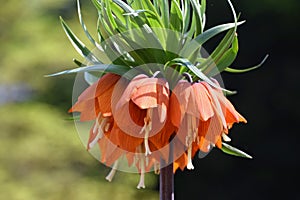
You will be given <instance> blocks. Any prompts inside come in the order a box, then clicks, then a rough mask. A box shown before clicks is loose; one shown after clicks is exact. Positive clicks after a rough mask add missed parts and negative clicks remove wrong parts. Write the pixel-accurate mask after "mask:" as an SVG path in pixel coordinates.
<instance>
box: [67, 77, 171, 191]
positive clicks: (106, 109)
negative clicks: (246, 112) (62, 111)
mask: <svg viewBox="0 0 300 200" xmlns="http://www.w3.org/2000/svg"><path fill="white" fill-rule="evenodd" d="M168 106H169V86H168V83H167V81H166V80H165V79H162V78H155V77H148V76H146V75H143V74H140V75H138V76H136V77H134V78H133V79H132V80H131V81H130V82H129V81H128V80H126V79H123V78H121V79H120V77H119V76H118V75H112V74H106V75H104V76H103V77H102V78H100V79H99V81H98V82H97V83H95V84H93V85H91V86H90V87H89V88H87V89H86V90H85V91H84V92H83V93H82V94H81V95H80V96H79V98H78V101H77V102H76V104H75V105H74V106H73V107H72V108H71V109H70V112H75V111H78V112H81V118H80V120H81V121H86V120H95V123H94V125H93V127H92V128H91V130H90V137H89V140H88V149H90V148H92V147H93V146H94V145H95V144H96V143H98V145H99V148H100V150H101V161H102V162H104V163H106V164H107V165H109V166H111V165H113V164H114V166H115V165H117V160H118V159H119V158H120V157H121V156H122V155H125V156H126V157H127V160H128V163H129V165H131V164H133V163H134V160H136V162H135V163H136V166H137V168H138V169H139V171H140V173H141V181H140V184H139V186H138V187H143V179H144V173H145V171H146V170H150V168H151V167H152V166H153V165H154V166H156V165H157V163H158V161H159V160H160V158H161V157H163V158H165V159H168V155H169V151H168V149H167V148H164V147H165V146H167V145H168V143H169V138H170V137H171V135H172V134H173V132H174V127H173V126H172V124H171V123H170V122H168V120H169V117H168V116H167V115H168V113H167V111H168ZM162 149H163V151H161V150H162ZM141 154H143V155H141ZM135 155H136V156H135ZM146 156H148V157H149V158H148V160H150V162H147V163H146V158H145V157H146ZM113 174H114V170H112V173H110V175H109V176H108V178H107V179H109V180H111V178H112V176H113Z"/></svg>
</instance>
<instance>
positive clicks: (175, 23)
mask: <svg viewBox="0 0 300 200" xmlns="http://www.w3.org/2000/svg"><path fill="white" fill-rule="evenodd" d="M182 27H183V16H182V12H181V10H180V6H179V4H178V2H177V1H176V0H171V10H170V28H171V29H172V30H174V31H177V32H179V33H181V32H182Z"/></svg>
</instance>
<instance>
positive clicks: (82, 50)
mask: <svg viewBox="0 0 300 200" xmlns="http://www.w3.org/2000/svg"><path fill="white" fill-rule="evenodd" d="M60 21H61V24H62V27H63V29H64V31H65V33H66V35H67V36H68V38H69V40H70V41H71V43H72V45H73V46H74V48H75V49H76V51H77V52H78V53H79V54H80V55H81V56H82V57H84V58H86V59H87V60H89V61H91V62H93V63H95V62H99V61H98V59H97V58H96V57H95V56H94V55H93V54H92V52H91V51H90V50H89V49H88V48H87V47H86V46H85V45H84V44H83V43H82V42H81V41H80V40H79V39H78V38H77V37H76V35H75V34H74V33H73V32H72V30H71V29H70V28H69V26H68V25H67V24H66V22H65V21H64V20H63V19H62V17H60Z"/></svg>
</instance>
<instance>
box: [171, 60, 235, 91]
mask: <svg viewBox="0 0 300 200" xmlns="http://www.w3.org/2000/svg"><path fill="white" fill-rule="evenodd" d="M172 65H180V66H185V67H187V68H188V69H189V70H190V71H191V72H193V74H195V75H196V76H197V77H198V78H199V79H201V80H203V81H205V82H207V83H208V84H209V85H211V86H213V87H215V88H218V89H220V90H223V91H226V92H228V93H232V91H229V90H226V89H224V88H221V87H220V86H218V85H216V84H215V83H214V82H213V81H211V80H210V79H209V78H208V77H207V76H206V75H205V74H203V73H202V72H201V70H199V69H198V68H197V67H196V66H195V65H193V64H192V63H191V62H190V61H189V60H187V59H185V58H175V59H173V60H172V61H170V62H168V63H166V66H172Z"/></svg>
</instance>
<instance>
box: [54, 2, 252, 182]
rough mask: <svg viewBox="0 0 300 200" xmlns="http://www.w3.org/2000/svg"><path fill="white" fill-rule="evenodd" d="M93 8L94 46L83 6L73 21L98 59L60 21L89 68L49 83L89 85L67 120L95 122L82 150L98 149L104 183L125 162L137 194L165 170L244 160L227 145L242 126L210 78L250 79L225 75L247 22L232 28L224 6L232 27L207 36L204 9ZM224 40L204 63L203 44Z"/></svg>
mask: <svg viewBox="0 0 300 200" xmlns="http://www.w3.org/2000/svg"><path fill="white" fill-rule="evenodd" d="M92 2H93V4H94V5H95V8H96V9H97V11H98V25H97V33H98V36H99V40H98V41H97V40H95V39H94V38H93V37H92V36H91V34H90V33H89V32H88V31H87V28H86V25H85V24H84V22H83V20H82V15H81V11H80V4H79V1H78V14H79V20H80V23H81V25H82V27H83V28H84V32H85V34H86V35H87V37H88V39H89V40H90V41H91V43H92V44H93V45H94V46H95V48H94V50H93V51H90V50H89V49H88V48H87V47H86V46H85V45H84V44H83V43H82V42H81V41H80V40H79V39H78V38H77V37H76V36H75V35H74V33H73V32H72V31H71V29H70V28H69V27H68V26H67V24H66V23H65V22H64V21H63V20H62V19H61V22H62V25H63V28H64V30H65V32H66V34H67V36H68V37H69V39H70V40H71V42H72V44H73V45H74V46H75V48H76V50H77V51H78V52H79V53H80V54H81V55H82V56H83V57H84V58H85V62H84V64H82V63H81V62H79V61H77V60H75V63H76V64H78V65H79V68H76V69H73V70H67V71H64V72H60V73H56V74H54V75H61V74H66V73H78V72H82V73H83V74H84V79H85V80H86V82H87V83H89V84H90V86H89V87H88V88H87V89H86V90H84V91H83V92H82V93H81V94H80V95H79V97H78V99H77V101H76V103H75V104H74V105H73V107H72V108H71V109H70V110H69V112H73V113H74V112H77V113H80V121H93V125H92V127H91V128H90V131H89V139H88V143H87V149H88V150H92V149H93V148H95V146H98V147H99V149H100V152H101V156H100V157H99V160H100V161H101V162H102V163H105V164H106V165H108V166H111V167H112V168H113V169H112V171H111V173H110V174H109V175H108V176H107V180H109V181H111V180H112V177H113V175H114V174H115V172H116V169H119V168H118V166H119V164H120V163H119V160H120V159H121V158H124V157H125V158H126V159H127V165H129V166H135V167H136V168H137V169H138V172H139V173H140V174H141V177H140V182H139V184H138V188H143V187H145V185H144V174H145V172H147V171H150V170H153V169H154V170H155V171H156V172H159V169H160V168H162V167H165V165H168V164H173V165H174V172H175V171H176V170H177V169H178V168H180V169H182V170H183V169H184V168H187V169H194V166H193V164H192V159H193V157H194V156H195V155H196V153H197V152H203V153H205V154H207V153H208V152H210V150H211V149H212V148H213V147H217V148H219V149H221V150H222V151H223V152H225V153H229V154H233V155H239V156H243V157H250V156H249V155H247V154H245V153H243V152H242V151H240V150H237V149H236V148H234V147H231V146H229V145H228V144H227V143H226V142H229V141H230V138H229V136H228V134H229V129H230V128H231V127H232V126H233V124H234V123H239V122H246V120H245V119H244V117H242V115H241V114H239V113H238V112H237V111H236V109H235V108H234V106H233V105H232V104H231V103H230V101H229V100H228V99H227V97H226V96H225V94H228V93H231V92H230V91H228V90H226V89H224V88H223V87H221V85H220V84H219V82H218V81H216V80H215V79H214V78H213V76H215V75H217V74H219V73H221V72H222V71H227V72H244V71H249V70H250V69H246V70H235V69H232V68H230V65H231V64H232V62H233V61H234V59H235V57H236V55H237V52H238V38H237V34H236V32H237V27H238V26H239V25H241V24H242V23H243V21H242V22H238V21H237V17H236V14H235V11H234V8H233V6H232V4H231V2H230V1H229V0H228V2H229V6H230V8H231V10H232V13H233V18H234V22H232V23H226V24H222V25H218V26H215V27H212V28H210V29H207V30H205V22H206V16H205V10H206V1H205V0H201V2H200V1H198V0H187V1H179V0H172V1H162V0H153V1H151V0H144V1H138V0H134V1H130V3H125V2H124V1H121V0H105V1H103V0H92ZM221 32H227V33H226V35H225V36H224V38H223V40H222V41H221V42H220V43H219V44H218V45H216V48H215V49H214V50H213V51H212V52H211V54H210V56H203V55H204V54H203V51H204V48H203V45H204V44H205V43H206V42H207V41H208V40H209V39H211V38H212V37H214V36H216V35H217V34H219V33H221ZM207 54H208V53H207ZM208 55H209V54H208ZM256 67H257V66H256ZM251 69H252V68H251ZM99 72H100V74H101V75H99Z"/></svg>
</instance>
